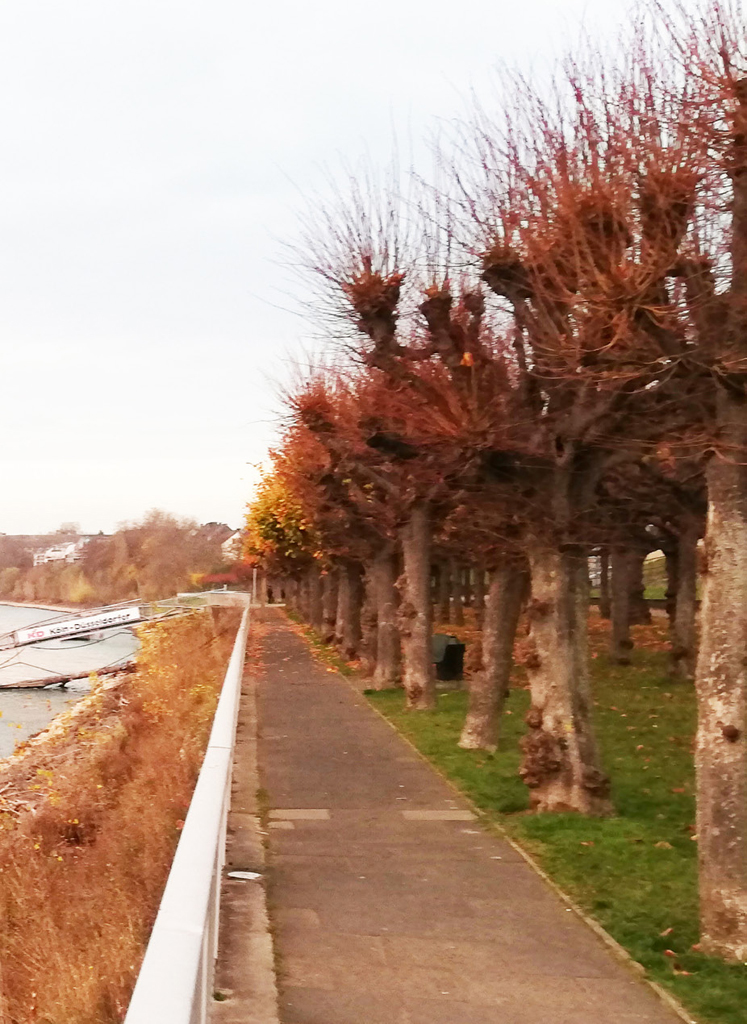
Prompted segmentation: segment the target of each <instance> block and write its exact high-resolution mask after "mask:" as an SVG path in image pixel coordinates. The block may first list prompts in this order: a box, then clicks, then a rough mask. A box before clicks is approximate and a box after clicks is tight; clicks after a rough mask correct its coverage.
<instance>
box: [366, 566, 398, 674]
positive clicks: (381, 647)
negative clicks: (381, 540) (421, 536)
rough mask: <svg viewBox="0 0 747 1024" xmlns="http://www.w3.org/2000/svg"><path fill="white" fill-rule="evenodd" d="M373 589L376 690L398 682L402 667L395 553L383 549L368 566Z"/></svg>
mask: <svg viewBox="0 0 747 1024" xmlns="http://www.w3.org/2000/svg"><path fill="white" fill-rule="evenodd" d="M371 582H372V591H373V597H374V601H375V607H376V668H375V669H374V675H373V685H374V688H375V689H376V690H385V689H388V688H389V687H391V686H397V684H398V683H399V681H400V675H401V670H402V652H401V648H400V640H399V629H398V627H397V586H396V584H397V556H396V554H394V553H393V552H391V551H386V550H385V551H382V552H381V553H380V554H379V555H378V556H377V557H376V559H375V560H374V562H373V565H372V566H371Z"/></svg>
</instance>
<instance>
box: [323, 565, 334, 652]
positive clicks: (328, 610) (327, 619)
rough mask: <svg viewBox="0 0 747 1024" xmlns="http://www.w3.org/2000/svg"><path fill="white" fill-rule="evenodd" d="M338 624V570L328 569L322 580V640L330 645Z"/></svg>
mask: <svg viewBox="0 0 747 1024" xmlns="http://www.w3.org/2000/svg"><path fill="white" fill-rule="evenodd" d="M336 622H337V569H336V568H331V569H328V570H327V572H326V573H325V574H324V576H323V578H322V640H323V641H324V642H325V644H330V643H332V642H333V640H334V639H335V624H336Z"/></svg>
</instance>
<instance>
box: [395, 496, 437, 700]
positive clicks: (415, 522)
mask: <svg viewBox="0 0 747 1024" xmlns="http://www.w3.org/2000/svg"><path fill="white" fill-rule="evenodd" d="M401 540H402V555H403V558H404V573H403V575H402V577H401V583H400V586H401V591H400V592H401V597H402V603H401V605H400V609H399V624H400V636H401V638H402V660H403V666H404V673H403V676H404V678H403V682H404V686H405V692H406V693H407V706H408V708H411V709H414V710H418V711H422V710H427V709H429V708H434V707H435V706H436V680H435V675H434V671H433V661H432V653H431V635H432V633H433V621H432V615H433V613H432V605H431V594H430V578H431V568H430V547H431V524H430V516H429V514H428V508H427V506H426V505H425V504H416V505H414V506H413V508H412V510H411V512H410V518H409V520H408V522H407V523H406V524H405V526H403V527H402V530H401Z"/></svg>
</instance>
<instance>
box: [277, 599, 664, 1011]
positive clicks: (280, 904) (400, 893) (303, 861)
mask: <svg viewBox="0 0 747 1024" xmlns="http://www.w3.org/2000/svg"><path fill="white" fill-rule="evenodd" d="M261 628H262V629H263V630H264V636H263V637H262V638H261V646H262V656H261V660H262V666H261V674H260V677H259V691H258V692H259V704H258V707H259V770H260V779H261V784H262V786H263V787H264V790H265V792H266V798H267V801H268V804H269V819H270V821H269V832H268V838H269V851H268V866H267V872H268V903H269V916H270V922H271V925H272V929H273V934H274V940H275V954H276V964H277V970H278V987H279V994H280V1020H281V1021H282V1024H675V1022H676V1021H681V1018H680V1017H679V1016H678V1015H677V1014H675V1013H674V1011H673V1010H671V1009H670V1008H669V1007H667V1006H665V1005H664V1004H663V1003H662V1002H661V1001H660V1000H659V998H658V997H657V996H656V995H655V993H653V992H652V991H651V990H650V989H649V988H648V987H647V986H646V985H645V984H644V983H643V982H642V981H641V980H639V979H638V978H637V977H636V976H635V975H634V974H633V972H632V971H631V970H630V969H629V968H628V967H627V966H626V965H625V964H622V963H620V962H619V961H618V960H617V959H616V957H615V956H614V955H613V954H612V953H611V952H610V950H609V949H608V948H607V947H606V946H605V945H604V944H603V943H602V942H601V941H600V940H599V939H598V938H597V936H596V935H595V934H594V933H593V932H592V931H591V930H590V929H589V928H588V926H587V925H585V924H584V923H583V921H581V920H580V919H579V918H578V917H577V916H576V915H575V913H573V912H572V911H570V910H568V909H567V908H566V907H565V906H564V904H563V903H562V902H561V901H560V900H559V898H558V897H557V896H556V895H555V894H554V893H553V892H552V891H551V890H550V889H549V888H548V886H547V885H546V884H545V883H544V882H543V881H542V879H541V878H540V877H539V876H538V875H537V874H536V873H535V872H534V871H533V870H532V869H531V868H530V867H529V866H528V865H527V864H526V863H525V862H524V861H523V859H522V858H521V857H520V855H519V854H517V853H516V851H515V850H513V849H512V848H511V847H510V846H508V845H507V844H506V843H505V842H503V841H502V840H501V839H499V838H498V837H497V836H496V835H494V834H492V833H491V832H490V831H487V830H486V829H485V828H483V827H482V826H481V825H480V824H479V823H478V822H476V821H475V820H474V818H473V815H472V814H471V812H470V810H469V808H468V806H467V804H466V803H463V802H462V801H461V800H460V799H459V798H458V797H457V796H456V795H455V793H454V791H453V790H452V789H451V788H450V787H449V786H448V785H446V783H444V782H443V781H442V780H441V779H440V778H439V776H438V775H436V773H435V772H433V771H432V770H431V769H430V768H429V767H428V766H427V765H426V764H425V763H424V762H423V761H422V760H421V759H420V758H419V757H418V756H417V755H416V754H415V753H414V752H413V751H412V750H411V749H410V748H409V746H408V745H407V744H406V743H405V742H403V741H402V740H401V739H400V738H399V737H398V736H397V735H396V734H395V733H394V732H393V730H391V729H390V728H389V727H388V725H387V724H386V723H385V722H383V721H382V720H381V719H380V718H379V717H378V716H377V715H376V714H375V712H374V711H373V710H371V708H370V707H368V706H367V704H366V702H365V699H364V698H363V697H362V696H360V695H358V694H357V693H356V692H355V691H354V690H353V689H352V688H351V687H350V686H349V685H348V684H347V683H346V682H345V681H344V680H343V679H341V678H340V677H339V676H338V675H337V674H336V673H333V672H330V671H328V670H326V669H325V668H324V667H323V666H320V665H318V664H317V663H316V662H315V661H314V660H313V659H312V658H311V656H310V654H309V652H308V649H307V647H306V645H305V643H304V642H303V641H302V640H301V639H300V638H299V636H298V635H297V634H296V633H295V632H294V631H293V629H292V628H291V627H289V626H288V624H287V622H286V621H285V620H284V618H283V616H282V613H281V612H279V611H268V612H266V613H265V616H264V625H263V626H262V627H261Z"/></svg>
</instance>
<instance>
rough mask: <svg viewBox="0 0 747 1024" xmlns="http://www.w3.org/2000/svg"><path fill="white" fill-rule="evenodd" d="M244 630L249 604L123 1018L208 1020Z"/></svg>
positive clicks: (136, 1022) (171, 1022)
mask: <svg viewBox="0 0 747 1024" xmlns="http://www.w3.org/2000/svg"><path fill="white" fill-rule="evenodd" d="M248 630H249V608H248V607H246V608H245V609H244V614H243V617H242V619H241V626H240V627H239V632H238V635H237V637H236V642H235V644H234V647H233V652H232V654H231V660H230V661H229V663H228V669H227V670H226V676H225V679H224V682H223V689H222V690H221V695H220V700H219V701H218V707H217V708H216V711H215V717H214V719H213V727H212V730H211V732H210V739H209V741H208V745H207V749H206V751H205V758H204V761H203V764H202V768H201V770H200V774H199V777H198V779H197V785H196V786H195V791H194V793H193V795H192V800H191V803H190V805H189V810H188V811H187V816H186V818H185V821H184V828H183V829H182V834H181V837H180V839H179V845H178V846H177V848H176V854H175V856H174V862H173V864H172V865H171V872H170V873H169V877H168V880H167V882H166V888H165V889H164V893H163V897H162V899H161V905H160V908H159V911H158V916H157V917H156V922H155V924H154V925H153V931H152V932H151V936H150V941H149V942H148V948H147V949H146V951H145V957H144V959H143V963H142V966H141V968H140V973H139V975H138V979H137V982H136V984H135V990H134V992H133V993H132V999H131V1000H130V1006H129V1009H128V1011H127V1016H126V1017H125V1024H156V1022H157V1024H207V1017H208V1007H209V1005H210V1000H211V995H212V993H211V989H212V982H213V969H214V966H215V957H216V955H217V947H218V925H219V911H220V891H221V876H222V872H223V865H224V863H225V845H226V822H227V816H228V809H229V804H230V797H231V771H232V768H233V753H234V744H235V741H236V723H237V721H238V715H239V701H240V698H241V677H242V673H243V668H244V658H245V656H246V641H247V634H248Z"/></svg>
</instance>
